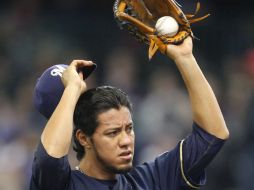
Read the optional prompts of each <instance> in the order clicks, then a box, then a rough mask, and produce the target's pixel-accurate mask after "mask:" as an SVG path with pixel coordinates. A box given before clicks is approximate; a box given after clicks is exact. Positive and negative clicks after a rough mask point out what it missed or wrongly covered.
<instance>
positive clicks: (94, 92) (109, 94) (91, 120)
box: [73, 86, 132, 160]
mask: <svg viewBox="0 0 254 190" xmlns="http://www.w3.org/2000/svg"><path fill="white" fill-rule="evenodd" d="M121 106H125V107H127V108H128V109H129V110H130V112H132V105H131V102H130V100H129V98H128V96H127V94H126V93H124V92H123V91H122V90H120V89H118V88H116V87H111V86H101V87H97V88H92V89H90V90H88V91H86V92H85V93H84V94H82V95H81V96H80V98H79V100H78V102H77V105H76V108H75V111H74V117H73V118H74V126H75V127H74V131H73V137H74V146H73V149H74V151H76V152H77V155H76V157H77V159H78V160H81V159H82V158H83V156H84V154H85V150H84V147H83V146H82V145H81V144H80V143H79V141H78V139H77V138H76V132H77V130H78V129H81V130H82V131H83V132H84V133H85V134H86V135H87V136H92V135H93V133H94V131H95V129H96V128H97V127H98V120H97V117H98V115H99V114H100V113H102V112H105V111H107V110H109V109H111V108H115V109H119V108H120V107H121Z"/></svg>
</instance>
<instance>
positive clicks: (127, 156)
mask: <svg viewBox="0 0 254 190" xmlns="http://www.w3.org/2000/svg"><path fill="white" fill-rule="evenodd" d="M119 157H120V158H121V159H123V160H126V161H131V160H132V152H131V151H125V152H122V153H121V154H120V155H119Z"/></svg>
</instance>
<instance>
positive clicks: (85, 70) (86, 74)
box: [78, 63, 97, 79]
mask: <svg viewBox="0 0 254 190" xmlns="http://www.w3.org/2000/svg"><path fill="white" fill-rule="evenodd" d="M96 68H97V65H96V64H95V63H94V64H93V65H91V66H87V67H82V68H80V69H79V70H78V71H81V72H82V73H83V77H84V79H87V78H88V77H89V75H90V74H91V73H92V72H93V71H94V70H95V69H96Z"/></svg>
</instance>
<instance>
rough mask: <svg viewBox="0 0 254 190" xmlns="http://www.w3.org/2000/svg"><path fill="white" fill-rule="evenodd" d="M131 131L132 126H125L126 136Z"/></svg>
mask: <svg viewBox="0 0 254 190" xmlns="http://www.w3.org/2000/svg"><path fill="white" fill-rule="evenodd" d="M132 131H133V126H132V125H129V126H127V128H126V132H127V133H128V134H130V133H131V132H132Z"/></svg>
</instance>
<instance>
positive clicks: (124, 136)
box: [119, 131, 134, 147]
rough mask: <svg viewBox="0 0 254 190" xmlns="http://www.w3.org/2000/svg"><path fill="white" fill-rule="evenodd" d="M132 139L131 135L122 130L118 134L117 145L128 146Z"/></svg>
mask: <svg viewBox="0 0 254 190" xmlns="http://www.w3.org/2000/svg"><path fill="white" fill-rule="evenodd" d="M133 140H134V137H133V135H131V134H128V133H126V132H125V131H123V132H122V133H121V135H120V136H119V146H120V147H124V146H129V145H131V144H132V143H133Z"/></svg>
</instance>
